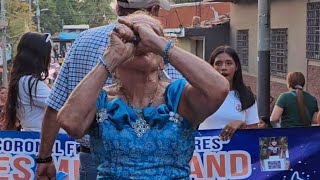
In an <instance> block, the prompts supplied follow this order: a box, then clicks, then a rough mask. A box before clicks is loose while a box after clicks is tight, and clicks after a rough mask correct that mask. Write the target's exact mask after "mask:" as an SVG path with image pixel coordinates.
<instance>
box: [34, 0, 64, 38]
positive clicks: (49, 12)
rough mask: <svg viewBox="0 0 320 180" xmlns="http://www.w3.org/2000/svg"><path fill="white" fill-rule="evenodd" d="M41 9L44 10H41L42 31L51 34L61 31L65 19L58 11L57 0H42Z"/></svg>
mask: <svg viewBox="0 0 320 180" xmlns="http://www.w3.org/2000/svg"><path fill="white" fill-rule="evenodd" d="M35 8H36V7H34V9H35ZM40 9H41V10H42V11H41V12H40V23H41V24H40V27H41V31H42V32H50V33H51V34H54V33H55V32H59V31H61V29H62V24H63V20H62V17H61V16H60V15H59V14H58V13H57V5H56V0H40Z"/></svg>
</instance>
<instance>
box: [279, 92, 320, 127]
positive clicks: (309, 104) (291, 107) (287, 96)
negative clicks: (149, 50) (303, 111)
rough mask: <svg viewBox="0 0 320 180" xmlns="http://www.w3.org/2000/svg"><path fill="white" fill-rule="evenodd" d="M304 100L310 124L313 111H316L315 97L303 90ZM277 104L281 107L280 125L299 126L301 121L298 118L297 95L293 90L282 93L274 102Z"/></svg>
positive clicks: (301, 123)
mask: <svg viewBox="0 0 320 180" xmlns="http://www.w3.org/2000/svg"><path fill="white" fill-rule="evenodd" d="M303 95H304V101H305V105H306V108H307V113H308V114H307V115H308V116H309V117H310V118H309V121H310V125H311V122H312V117H313V114H314V113H315V112H318V110H319V109H318V103H317V99H316V98H315V97H313V96H312V95H310V94H309V93H307V92H303ZM276 105H277V106H279V107H281V108H283V110H284V111H283V113H282V116H281V127H283V128H288V127H301V126H305V125H303V122H302V121H301V120H300V115H299V109H298V102H297V96H296V92H295V91H289V92H285V93H282V94H281V95H280V96H279V98H278V100H277V103H276Z"/></svg>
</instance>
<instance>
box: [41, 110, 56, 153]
mask: <svg viewBox="0 0 320 180" xmlns="http://www.w3.org/2000/svg"><path fill="white" fill-rule="evenodd" d="M57 113H58V112H57V111H56V110H54V109H52V108H51V107H47V108H46V110H45V113H44V117H43V121H42V128H41V143H40V150H39V154H38V156H39V157H40V158H46V157H48V156H50V155H51V153H52V148H53V145H54V142H55V140H56V138H57V134H58V132H59V129H60V126H59V124H58V122H57V119H56V118H57Z"/></svg>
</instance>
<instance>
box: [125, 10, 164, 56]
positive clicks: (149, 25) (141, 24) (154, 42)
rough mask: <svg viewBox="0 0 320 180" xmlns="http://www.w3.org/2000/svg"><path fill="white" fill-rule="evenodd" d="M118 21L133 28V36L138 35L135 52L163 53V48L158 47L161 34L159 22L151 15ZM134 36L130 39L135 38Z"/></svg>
mask: <svg viewBox="0 0 320 180" xmlns="http://www.w3.org/2000/svg"><path fill="white" fill-rule="evenodd" d="M119 23H121V24H124V25H126V26H127V27H130V28H131V29H133V32H134V34H135V37H139V42H138V43H137V46H136V49H137V53H149V52H152V53H154V54H158V55H161V56H162V55H163V52H162V51H163V50H162V49H161V48H159V45H158V44H159V43H160V42H161V41H160V39H161V38H162V37H161V36H163V33H162V29H161V26H160V24H158V23H157V22H155V21H154V20H153V19H152V18H151V17H148V16H139V17H135V18H132V19H131V20H130V19H119ZM135 37H133V38H131V39H135Z"/></svg>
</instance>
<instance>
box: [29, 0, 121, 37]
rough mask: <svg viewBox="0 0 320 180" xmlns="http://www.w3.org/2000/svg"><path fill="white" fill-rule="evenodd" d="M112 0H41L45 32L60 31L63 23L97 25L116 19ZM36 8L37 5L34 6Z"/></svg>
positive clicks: (42, 25) (43, 29)
mask: <svg viewBox="0 0 320 180" xmlns="http://www.w3.org/2000/svg"><path fill="white" fill-rule="evenodd" d="M111 1H112V0H40V9H42V10H46V11H42V12H41V27H42V31H43V32H51V33H55V32H59V31H61V30H62V26H63V25H76V24H88V25H89V26H90V27H96V26H101V25H105V24H107V23H110V20H113V19H115V14H114V13H113V11H112V9H111V7H110V3H111ZM34 9H35V7H34Z"/></svg>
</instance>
